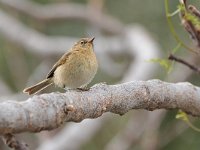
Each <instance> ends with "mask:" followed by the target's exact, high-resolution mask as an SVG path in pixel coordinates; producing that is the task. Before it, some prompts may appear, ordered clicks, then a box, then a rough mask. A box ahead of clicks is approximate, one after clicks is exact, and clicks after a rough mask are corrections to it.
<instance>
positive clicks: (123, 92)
mask: <svg viewBox="0 0 200 150" xmlns="http://www.w3.org/2000/svg"><path fill="white" fill-rule="evenodd" d="M176 108H177V109H181V110H183V111H185V112H186V113H188V114H191V115H193V116H200V88H199V87H196V86H194V85H192V84H190V83H188V82H182V83H176V84H174V83H166V82H162V81H160V80H149V81H133V82H128V83H124V84H118V85H106V84H97V85H95V86H93V87H92V88H91V89H90V90H89V91H84V92H80V91H72V90H71V91H67V92H66V93H58V92H57V93H49V94H42V95H35V96H33V97H31V98H29V99H28V100H26V101H24V102H16V101H6V102H2V103H0V134H7V133H20V132H26V131H29V132H39V131H42V130H52V129H54V128H57V127H59V126H61V125H62V124H63V123H64V122H66V121H73V122H80V121H82V120H83V119H86V118H97V117H99V116H101V115H102V114H103V113H105V112H112V113H115V114H120V115H123V114H125V113H126V112H128V111H129V110H131V109H146V110H150V111H152V110H155V109H176Z"/></svg>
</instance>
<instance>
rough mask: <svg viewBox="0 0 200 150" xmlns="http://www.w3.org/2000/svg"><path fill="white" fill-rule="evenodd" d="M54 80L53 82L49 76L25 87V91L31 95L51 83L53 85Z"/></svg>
mask: <svg viewBox="0 0 200 150" xmlns="http://www.w3.org/2000/svg"><path fill="white" fill-rule="evenodd" d="M52 83H53V82H52V79H51V78H48V79H45V80H43V81H41V82H39V83H37V84H35V85H33V86H31V87H28V88H25V89H24V90H23V92H24V93H28V94H29V95H31V94H35V93H37V92H39V91H41V90H43V89H45V88H46V87H48V86H49V85H51V84H52Z"/></svg>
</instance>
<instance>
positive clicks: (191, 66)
mask: <svg viewBox="0 0 200 150" xmlns="http://www.w3.org/2000/svg"><path fill="white" fill-rule="evenodd" d="M168 59H169V60H173V61H176V62H179V63H181V64H184V65H185V66H187V67H189V68H190V69H192V70H194V71H195V72H197V73H198V74H200V68H198V67H196V66H194V65H193V64H190V63H188V62H187V61H185V60H183V59H181V58H178V57H176V56H174V55H173V54H170V55H169V57H168Z"/></svg>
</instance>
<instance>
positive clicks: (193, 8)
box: [188, 5, 200, 19]
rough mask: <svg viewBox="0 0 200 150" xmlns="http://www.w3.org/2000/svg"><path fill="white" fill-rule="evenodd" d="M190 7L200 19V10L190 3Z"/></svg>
mask: <svg viewBox="0 0 200 150" xmlns="http://www.w3.org/2000/svg"><path fill="white" fill-rule="evenodd" d="M188 9H189V10H190V12H191V13H192V14H194V15H195V16H197V17H198V18H199V19H200V11H199V10H198V9H197V8H196V7H195V6H193V5H189V6H188Z"/></svg>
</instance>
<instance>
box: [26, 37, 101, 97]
mask: <svg viewBox="0 0 200 150" xmlns="http://www.w3.org/2000/svg"><path fill="white" fill-rule="evenodd" d="M93 41H94V37H93V38H82V39H81V40H79V41H78V42H76V43H75V44H74V46H73V47H72V48H71V49H70V50H69V52H66V53H65V54H64V55H63V56H62V57H61V58H60V59H59V60H58V62H56V63H55V65H54V66H53V67H52V69H51V70H50V72H49V73H48V74H47V77H46V79H44V80H43V81H41V82H39V83H37V84H35V85H33V86H31V87H28V88H25V89H24V90H23V92H24V93H28V94H29V95H31V94H35V93H37V92H39V91H41V90H43V89H45V88H46V87H48V86H49V85H51V84H55V85H56V86H58V87H61V88H65V89H79V90H85V89H86V86H87V84H89V83H90V82H91V81H92V79H93V78H94V76H95V74H96V72H97V69H98V62H97V59H96V55H95V53H94V49H93Z"/></svg>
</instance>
